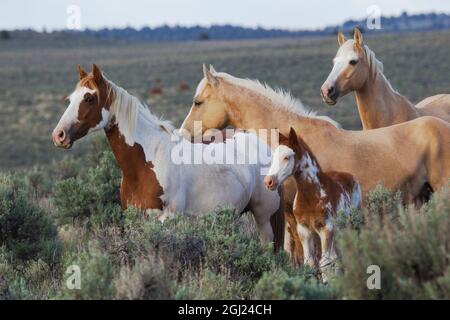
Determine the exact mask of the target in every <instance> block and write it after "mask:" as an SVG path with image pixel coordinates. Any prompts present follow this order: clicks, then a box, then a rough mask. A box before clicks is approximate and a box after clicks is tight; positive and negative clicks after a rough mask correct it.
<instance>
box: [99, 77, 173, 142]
mask: <svg viewBox="0 0 450 320" xmlns="http://www.w3.org/2000/svg"><path fill="white" fill-rule="evenodd" d="M107 82H108V84H109V88H110V89H109V93H108V94H111V95H112V97H113V102H112V104H111V106H110V108H109V112H110V113H111V116H112V117H113V118H114V122H115V124H117V125H118V126H119V130H120V132H121V134H122V135H123V136H124V138H125V141H126V143H128V144H129V145H131V146H132V145H133V144H134V142H135V140H136V139H135V134H136V123H137V119H138V116H139V119H140V120H142V121H145V122H146V123H147V125H149V126H152V127H153V128H154V129H155V130H157V131H165V132H166V133H168V134H170V133H171V132H172V131H173V130H174V127H173V125H172V124H171V123H170V122H169V121H164V120H161V119H160V118H158V117H156V116H155V115H154V114H152V113H151V112H150V109H149V108H148V106H147V105H146V104H144V103H143V102H141V101H140V100H139V99H138V98H136V97H135V96H133V95H131V94H129V93H128V92H127V91H126V90H125V89H123V88H121V87H119V86H118V85H116V84H114V83H113V82H112V81H109V80H107Z"/></svg>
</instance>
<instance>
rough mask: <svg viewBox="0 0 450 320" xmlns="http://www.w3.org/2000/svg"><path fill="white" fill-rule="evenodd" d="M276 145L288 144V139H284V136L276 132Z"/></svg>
mask: <svg viewBox="0 0 450 320" xmlns="http://www.w3.org/2000/svg"><path fill="white" fill-rule="evenodd" d="M278 143H279V144H284V145H286V144H288V143H289V138H288V137H286V136H285V135H284V134H282V133H281V132H278Z"/></svg>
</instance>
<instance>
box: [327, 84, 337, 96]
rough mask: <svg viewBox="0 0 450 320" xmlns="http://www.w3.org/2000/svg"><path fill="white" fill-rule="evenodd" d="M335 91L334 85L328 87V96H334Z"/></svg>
mask: <svg viewBox="0 0 450 320" xmlns="http://www.w3.org/2000/svg"><path fill="white" fill-rule="evenodd" d="M334 92H335V88H334V86H331V87H329V88H328V96H332V95H333V94H334Z"/></svg>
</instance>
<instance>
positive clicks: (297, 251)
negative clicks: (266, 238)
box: [284, 207, 303, 266]
mask: <svg viewBox="0 0 450 320" xmlns="http://www.w3.org/2000/svg"><path fill="white" fill-rule="evenodd" d="M284 216H285V218H286V231H285V233H284V236H285V238H284V250H285V251H286V252H288V253H289V256H290V257H291V263H292V265H293V266H301V265H302V262H303V249H302V243H301V240H300V238H299V236H298V233H297V221H296V220H295V216H294V214H293V213H292V207H291V208H290V210H289V209H285V213H284Z"/></svg>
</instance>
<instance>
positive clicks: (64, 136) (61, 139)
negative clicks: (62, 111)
mask: <svg viewBox="0 0 450 320" xmlns="http://www.w3.org/2000/svg"><path fill="white" fill-rule="evenodd" d="M58 138H59V140H60V141H64V139H65V138H66V132H65V131H64V130H61V131H59V133H58Z"/></svg>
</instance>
